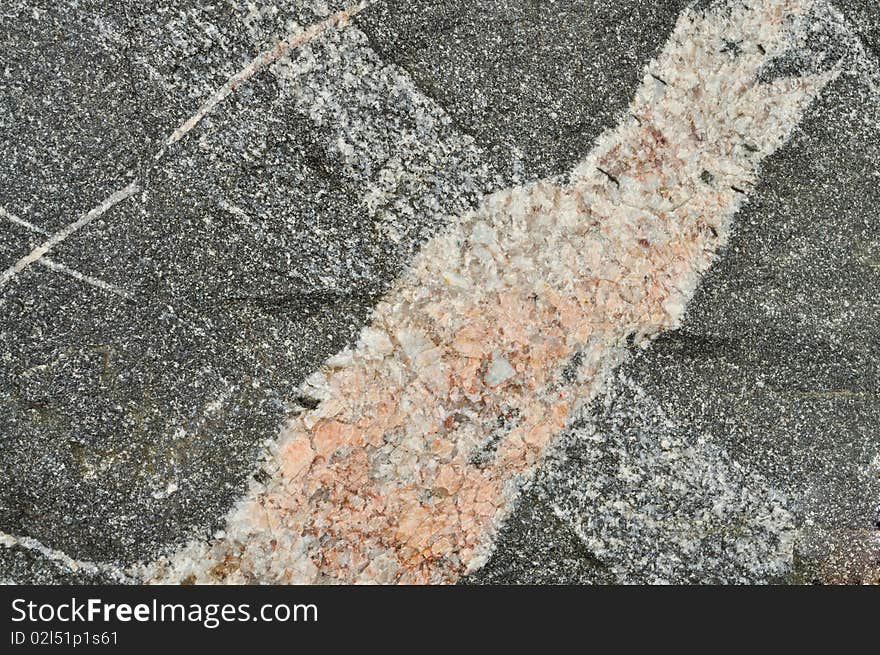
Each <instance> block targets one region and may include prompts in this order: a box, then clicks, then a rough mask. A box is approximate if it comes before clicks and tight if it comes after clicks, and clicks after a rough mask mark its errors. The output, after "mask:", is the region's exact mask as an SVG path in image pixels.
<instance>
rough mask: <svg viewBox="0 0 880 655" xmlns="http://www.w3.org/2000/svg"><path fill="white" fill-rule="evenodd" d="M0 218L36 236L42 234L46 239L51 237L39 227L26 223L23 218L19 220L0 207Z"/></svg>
mask: <svg viewBox="0 0 880 655" xmlns="http://www.w3.org/2000/svg"><path fill="white" fill-rule="evenodd" d="M0 216H2V217H3V218H5V219H6V220H8V221H9V222H10V223H15V224H16V225H20V226H21V227H23V228H25V229H26V230H30V231H31V232H36V233H37V234H42V235H43V236H47V237H48V236H51V233H50V232H47V231H46V230H44V229H43V228H41V227H40V226H39V225H34V224H33V223H31V222H30V221H26V220H24V219H23V218H19V217H18V216H16V215H15V214H11V213H9V212H8V211H6V209H5V208H3V207H0Z"/></svg>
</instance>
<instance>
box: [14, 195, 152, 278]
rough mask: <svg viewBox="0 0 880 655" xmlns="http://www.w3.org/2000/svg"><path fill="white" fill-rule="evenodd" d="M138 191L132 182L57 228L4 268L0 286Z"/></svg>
mask: <svg viewBox="0 0 880 655" xmlns="http://www.w3.org/2000/svg"><path fill="white" fill-rule="evenodd" d="M138 191H140V187H139V186H138V185H137V183H136V182H132V183H131V184H129V185H128V186H126V187H125V188H123V189H120V190H119V191H116V192H115V193H113V194H111V195H110V196H109V197H108V198H107V199H106V200H104V201H103V202H102V203H101V204H100V205H98V206H97V207H95V208H94V209H92V210H90V211H88V212H86V213H85V214H83V215H82V216H81V217H80V218H78V219H77V220H75V221H74V222H73V223H71V224H70V225H68V226H67V227H65V228H63V229H61V230H59V231H58V232H56V233H55V234H53V235H52V236H50V237H49V238H48V239H47V240H46V241H44V242H43V243H41V244H40V245H39V246H37V247H36V248H34V249H33V250H31V251H30V252H29V253H28V254H27V255H25V256H24V257H22V258H21V259H19V260H18V261H17V262H16V263H15V264H13V265H12V266H10V267H9V268H8V269H6V270H5V271H4V272H3V274H2V275H0V287H3V286H5V285H6V284H8V283H9V282H10V281H12V279H13V278H14V277H15V276H16V275H18V274H19V273H21V272H22V271H23V270H24V269H26V268H27V267H28V266H30V265H31V264H33V263H34V262H37V261H39V260H40V259H42V258H43V256H44V255H45V254H46V253H47V252H49V251H50V250H52V249H53V248H54V247H55V246H57V245H58V244H60V243H62V242H64V241H65V240H66V239H67V238H68V237H70V235H72V234H73V233H74V232H76V231H77V230H80V229H81V228H83V227H85V226H86V225H88V224H89V223H91V222H92V221H93V220H95V219H96V218H98V217H99V216H101V215H102V214H104V213H106V212H107V211H109V210H110V209H111V208H112V207H113V206H114V205H116V204H117V203H120V202H122V201H123V200H125V199H127V198H130V197H131V196H133V195H134V194H136V193H137V192H138Z"/></svg>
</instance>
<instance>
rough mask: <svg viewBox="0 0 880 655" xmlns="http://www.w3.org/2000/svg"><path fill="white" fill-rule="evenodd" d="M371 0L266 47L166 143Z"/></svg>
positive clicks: (349, 17)
mask: <svg viewBox="0 0 880 655" xmlns="http://www.w3.org/2000/svg"><path fill="white" fill-rule="evenodd" d="M370 4H371V2H369V1H365V2H359V3H357V4H354V5H351V6H349V7H347V8H346V9H343V10H341V11H338V12H336V13H335V14H332V15H330V16H328V17H327V18H325V19H324V20H322V21H321V22H320V23H315V24H314V25H312V26H311V27H309V28H306V29H305V30H303V31H298V32H294V33H292V34H289V35H288V36H287V37H286V38H285V39H282V40H281V41H279V42H278V44H277V45H275V46H274V47H273V48H271V49H269V50H265V51H263V52H261V53H260V54H259V55H258V56H257V57H256V58H255V59H253V60H251V62H250V63H248V65H247V66H245V67H244V68H242V69H241V70H240V71H238V72H237V73H236V74H235V75H233V76H232V77H230V78H229V79H228V80H227V81H226V83H225V84H224V85H223V86H221V87H220V88H219V89H217V91H215V92H214V93H213V94H212V95H211V96H210V97H209V98H208V99H207V100H206V101H205V102H204V103H203V104H202V106H201V107H199V109H198V111H197V112H196V113H195V114H193V115H192V116H190V118H188V119H187V120H186V121H185V122H184V123H183V124H182V125H181V126H180V127H178V128H177V129H176V130H174V132H173V133H172V134H171V136H169V137H168V140H167V142H166V145H167V146H170V145H172V144H174V143H177V142H178V141H180V139H182V138H183V137H184V136H185V135H186V134H187V132H189V131H190V130H191V129H193V128H194V127H195V126H196V125H198V124H199V122H200V121H201V120H202V119H203V118H204V117H205V116H207V115H208V114H209V113H210V112H211V111H212V110H213V109H214V107H216V106H217V105H219V104H220V103H221V102H223V100H224V99H226V98H227V97H228V96H229V95H230V94H232V93H233V92H234V91H235V90H236V89H237V88H238V87H239V86H241V85H242V84H244V83H245V82H247V81H248V80H249V79H250V78H252V77H253V76H254V75H256V74H257V73H259V72H260V71H261V70H263V69H264V68H266V66H269V65H270V64H272V63H274V62H275V61H277V60H278V59H280V58H281V57H282V56H284V55H285V54H286V53H287V52H289V51H290V50H293V49H295V48H298V47H300V46H301V45H304V44H306V43H308V42H309V41H312V40H314V39H315V38H317V37H318V36H320V35H321V34H323V33H324V32H326V31H328V30H330V29H334V28H340V27H345V26H346V25H347V24H348V22H349V21H350V20H351V19H352V18H353V17H354V16H356V15H357V14H359V13H360V12H362V11H363V10H364V9H366V8H367V7H368V6H370ZM163 153H164V151H160V152H159V153H158V154H157V155H156V158H157V159H159V158H161V156H162V154H163Z"/></svg>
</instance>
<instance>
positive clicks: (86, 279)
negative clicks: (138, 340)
mask: <svg viewBox="0 0 880 655" xmlns="http://www.w3.org/2000/svg"><path fill="white" fill-rule="evenodd" d="M40 264H41V265H43V266H45V267H46V268H48V269H49V270H51V271H55V272H57V273H63V274H64V275H69V276H70V277H72V278H74V279H75V280H79V281H80V282H82V283H83V284H88V285H89V286H92V287H95V288H96V289H101V290H102V291H107V292H108V293H112V294H114V295H116V296H120V297H121V298H125V299H127V300H132V299H133V298H134V294H133V293H131V292H130V291H126V290H125V289H121V288H120V287H117V286H115V285H113V284H110V283H109V282H104V280H101V279H99V278H96V277H92V276H91V275H85V274H83V273H80V272H79V271H77V270H76V269H74V268H70V267H69V266H65V265H64V264H61V263H59V262H56V261H55V260H53V259H49V258H48V257H43V258H42V259H41V260H40Z"/></svg>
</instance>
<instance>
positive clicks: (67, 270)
mask: <svg viewBox="0 0 880 655" xmlns="http://www.w3.org/2000/svg"><path fill="white" fill-rule="evenodd" d="M0 216H2V217H3V218H6V219H7V220H9V222H11V223H14V224H16V225H20V226H22V227H24V228H26V229H28V230H30V231H31V232H35V233H36V234H42V235H44V236H52V234H51V233H50V232H48V231H46V230H44V229H43V228H41V227H40V226H39V225H34V224H33V223H31V222H30V221H26V220H24V219H23V218H19V217H18V216H16V215H15V214H12V213H10V212H9V211H7V210H6V209H5V208H3V207H0ZM39 262H40V264H42V265H43V266H45V267H46V268H48V269H50V270H53V271H56V272H58V273H63V274H64V275H69V276H70V277H72V278H75V279H77V280H79V281H80V282H84V283H85V284H89V285H91V286H93V287H97V288H98V289H102V290H104V291H109V292H110V293H113V294H115V295H117V296H122V297H123V298H127V299H129V300H130V299H132V298H134V294H132V293H131V292H129V291H126V290H125V289H121V288H119V287H117V286H115V285H113V284H110V283H109V282H105V281H104V280H101V279H99V278H96V277H92V276H91V275H85V274H84V273H80V272H79V271H78V270H76V269H74V268H71V267H70V266H66V265H65V264H61V263H59V262H56V261H55V260H52V259H49V258H48V257H42V258H41V259H40V260H39Z"/></svg>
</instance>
